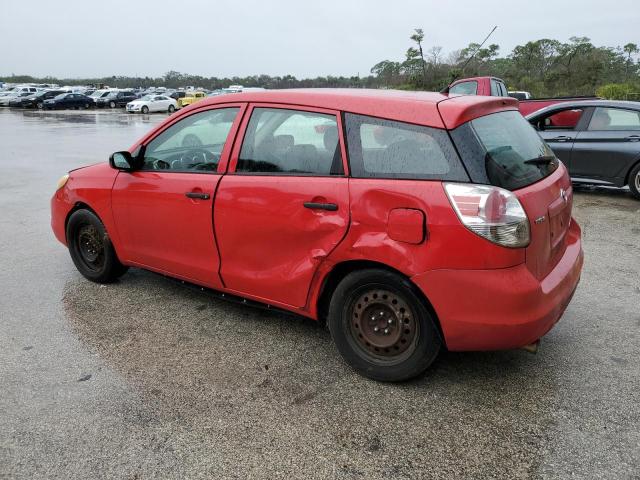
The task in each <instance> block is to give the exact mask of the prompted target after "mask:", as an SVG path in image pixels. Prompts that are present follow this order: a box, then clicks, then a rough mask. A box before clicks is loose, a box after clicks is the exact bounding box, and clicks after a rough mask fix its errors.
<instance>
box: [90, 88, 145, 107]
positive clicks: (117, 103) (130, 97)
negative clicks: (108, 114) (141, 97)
mask: <svg viewBox="0 0 640 480" xmlns="http://www.w3.org/2000/svg"><path fill="white" fill-rule="evenodd" d="M137 99H138V95H136V94H135V93H134V92H132V91H130V90H120V91H113V92H110V93H109V94H108V95H106V96H104V97H100V98H97V99H96V101H95V104H96V107H99V108H102V107H109V108H116V107H124V106H125V105H126V104H127V103H129V102H132V101H134V100H137Z"/></svg>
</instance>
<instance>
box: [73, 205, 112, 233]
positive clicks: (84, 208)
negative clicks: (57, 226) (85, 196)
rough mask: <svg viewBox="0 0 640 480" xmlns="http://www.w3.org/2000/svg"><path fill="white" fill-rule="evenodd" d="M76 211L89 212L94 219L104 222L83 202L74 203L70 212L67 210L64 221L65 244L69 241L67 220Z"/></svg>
mask: <svg viewBox="0 0 640 480" xmlns="http://www.w3.org/2000/svg"><path fill="white" fill-rule="evenodd" d="M78 210H89V211H90V212H91V213H93V214H94V215H95V216H96V217H98V219H99V220H100V221H101V222H102V223H103V224H104V222H103V221H102V218H100V215H98V212H96V211H95V210H94V209H93V208H91V206H89V204H87V203H84V202H76V203H75V204H74V205H73V208H71V210H69V212H68V213H67V217H66V218H65V219H64V236H65V239H66V240H67V242H68V241H69V239H68V238H67V226H68V225H69V219H70V218H71V215H73V214H74V213H76V212H77V211H78ZM105 228H106V227H105Z"/></svg>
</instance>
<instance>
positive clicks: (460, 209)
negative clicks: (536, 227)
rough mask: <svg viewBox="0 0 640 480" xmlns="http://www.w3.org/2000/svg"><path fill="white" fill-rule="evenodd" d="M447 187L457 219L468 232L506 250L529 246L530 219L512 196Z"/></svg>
mask: <svg viewBox="0 0 640 480" xmlns="http://www.w3.org/2000/svg"><path fill="white" fill-rule="evenodd" d="M444 188H445V191H446V192H447V195H448V197H449V201H450V202H451V205H453V208H454V210H455V211H456V213H457V214H458V218H460V221H461V222H462V224H463V225H464V226H465V227H467V228H468V229H469V230H471V231H472V232H474V233H476V234H478V235H480V236H481V237H484V238H486V239H487V240H489V241H491V242H493V243H496V244H498V245H502V246H503V247H509V248H522V247H526V246H527V245H529V241H530V239H531V236H530V232H529V219H528V218H527V214H526V213H525V211H524V208H522V205H521V204H520V201H519V200H518V198H517V197H516V196H515V195H514V194H513V193H511V192H510V191H508V190H505V189H503V188H498V187H492V186H488V185H470V184H463V183H445V184H444Z"/></svg>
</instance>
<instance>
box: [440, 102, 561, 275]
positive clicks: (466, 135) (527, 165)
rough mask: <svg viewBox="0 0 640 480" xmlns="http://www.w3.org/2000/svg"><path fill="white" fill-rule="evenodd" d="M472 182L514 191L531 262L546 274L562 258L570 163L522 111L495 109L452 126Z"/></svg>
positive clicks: (533, 269) (532, 267) (539, 272)
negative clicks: (567, 164) (522, 213)
mask: <svg viewBox="0 0 640 480" xmlns="http://www.w3.org/2000/svg"><path fill="white" fill-rule="evenodd" d="M451 137H452V139H453V140H454V143H455V144H456V147H457V148H458V152H459V153H460V156H461V158H462V160H463V162H464V164H465V166H466V168H467V171H468V173H469V176H470V177H471V181H472V182H473V183H480V184H489V185H494V186H496V187H500V188H504V189H506V190H509V191H511V192H513V193H514V194H515V195H516V196H517V197H518V200H519V201H520V203H521V204H522V207H523V208H524V210H525V212H526V214H527V217H528V218H529V224H530V238H531V241H530V243H529V245H528V246H527V247H526V262H527V267H528V268H529V270H530V271H531V273H532V274H533V275H535V276H536V277H537V278H538V279H542V278H544V277H545V276H546V275H548V274H549V272H550V271H551V270H552V269H553V267H555V266H556V264H557V263H558V262H559V261H560V259H561V258H562V255H563V254H564V251H565V248H566V241H565V236H566V233H567V230H568V228H569V224H570V221H571V207H572V200H573V191H572V188H571V179H570V178H569V174H568V172H567V170H566V168H565V167H564V166H563V165H562V163H561V162H560V161H559V160H558V159H557V158H556V157H555V155H554V154H553V151H552V150H551V149H550V148H549V146H548V145H547V144H546V143H545V142H544V141H543V140H542V138H540V136H539V135H538V134H537V132H536V131H535V130H534V129H533V127H532V126H531V125H529V123H528V122H527V121H526V120H525V119H524V118H523V117H522V115H520V113H518V112H517V111H513V110H507V111H501V112H497V113H491V114H489V115H485V116H482V117H478V118H475V119H473V120H471V121H468V122H466V123H464V124H462V125H461V126H459V127H458V128H456V129H455V130H453V131H451Z"/></svg>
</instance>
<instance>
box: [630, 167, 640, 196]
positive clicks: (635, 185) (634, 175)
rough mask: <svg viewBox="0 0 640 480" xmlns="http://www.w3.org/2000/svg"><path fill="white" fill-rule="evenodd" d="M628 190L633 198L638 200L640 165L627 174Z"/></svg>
mask: <svg viewBox="0 0 640 480" xmlns="http://www.w3.org/2000/svg"><path fill="white" fill-rule="evenodd" d="M629 190H631V194H632V195H633V196H634V197H636V198H637V199H638V200H640V163H638V164H637V165H636V166H635V167H633V168H632V169H631V172H629Z"/></svg>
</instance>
